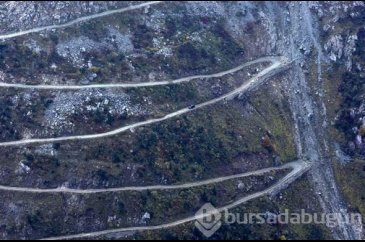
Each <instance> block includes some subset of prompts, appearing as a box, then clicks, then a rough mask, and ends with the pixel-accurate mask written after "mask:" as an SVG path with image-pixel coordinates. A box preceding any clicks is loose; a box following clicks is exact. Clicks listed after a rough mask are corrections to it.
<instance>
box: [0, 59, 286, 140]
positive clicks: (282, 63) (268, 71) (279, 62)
mask: <svg viewBox="0 0 365 242" xmlns="http://www.w3.org/2000/svg"><path fill="white" fill-rule="evenodd" d="M268 61H269V62H271V63H272V64H271V65H270V66H269V67H267V68H265V69H264V70H262V71H261V72H259V73H258V74H256V75H255V76H254V77H253V78H251V79H249V80H248V81H247V82H245V83H244V84H242V85H241V86H240V87H239V88H237V89H235V90H233V91H231V92H229V93H227V94H225V95H223V96H220V97H218V98H215V99H212V100H210V101H207V102H205V103H201V104H198V105H196V107H195V108H194V109H190V108H184V109H181V110H178V111H176V112H173V113H170V114H167V115H166V116H164V117H161V118H155V119H150V120H146V121H142V122H138V123H134V124H131V125H127V126H124V127H121V128H118V129H115V130H112V131H109V132H105V133H99V134H90V135H76V136H65V137H57V138H44V139H24V140H18V141H9V142H1V143H0V147H4V146H16V145H27V144H39V143H54V142H61V141H75V140H90V139H99V138H105V137H110V136H114V135H117V134H120V133H123V132H126V131H128V130H131V129H135V128H138V127H141V126H146V125H150V124H154V123H158V122H162V121H165V120H169V119H172V118H175V117H178V116H181V115H184V114H187V113H190V112H192V111H195V110H198V109H201V108H204V107H206V106H210V105H212V104H215V103H218V102H220V101H223V100H225V99H230V98H234V97H235V96H237V95H239V94H240V93H243V92H246V91H249V90H250V89H253V88H255V87H257V86H259V85H260V84H261V83H262V82H263V81H265V80H266V78H267V77H268V76H271V75H274V74H275V73H277V72H279V71H280V70H283V69H284V68H285V67H287V66H288V65H289V64H290V63H291V62H289V60H288V59H287V58H285V57H281V56H280V57H264V58H261V59H259V60H256V61H252V62H249V63H250V64H253V63H259V62H268ZM247 65H248V63H246V64H243V65H240V66H238V67H236V68H233V69H230V70H228V71H224V72H220V73H217V74H212V75H204V76H200V78H212V77H221V76H224V75H228V74H231V73H234V72H237V71H239V70H241V69H242V68H244V67H245V66H247ZM197 78H199V76H192V77H186V78H183V79H179V80H175V81H170V82H167V83H169V84H170V83H172V84H174V83H181V82H187V81H191V80H194V79H197ZM162 83H164V84H165V85H166V82H160V83H156V84H153V83H139V84H130V87H140V86H141V85H142V86H143V85H144V86H146V85H149V86H151V85H152V86H153V85H156V86H157V85H164V84H162ZM115 85H119V84H111V87H116V86H115ZM27 88H30V89H31V88H33V87H31V86H28V87H27ZM50 88H51V89H52V86H50Z"/></svg>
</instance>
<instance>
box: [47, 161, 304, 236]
mask: <svg viewBox="0 0 365 242" xmlns="http://www.w3.org/2000/svg"><path fill="white" fill-rule="evenodd" d="M288 167H292V168H293V171H292V172H290V173H289V174H288V175H286V176H285V177H284V178H283V179H281V180H280V181H279V182H278V183H277V184H275V185H274V186H272V187H270V188H268V189H266V190H264V191H261V192H257V193H254V194H251V195H249V196H246V197H244V198H242V199H239V200H237V201H236V202H234V203H231V204H228V205H226V206H224V207H221V208H217V210H218V211H219V212H224V211H226V210H230V209H232V208H235V207H237V206H239V205H241V204H243V203H246V202H248V201H250V200H253V199H256V198H259V197H263V196H266V195H270V194H275V193H277V192H278V191H280V190H282V189H283V188H285V187H287V186H288V185H290V184H291V183H292V182H294V181H295V180H296V179H297V178H299V177H300V176H302V175H303V174H304V173H305V172H306V171H308V170H309V169H310V167H311V163H308V162H306V161H300V162H292V163H290V164H288ZM210 215H211V214H210V213H206V214H203V215H200V216H192V217H188V218H185V219H181V220H178V221H175V222H172V223H167V224H162V225H156V226H144V227H130V228H120V229H110V230H104V231H98V232H91V233H82V234H75V235H67V236H59V237H51V238H45V239H43V240H69V239H85V238H90V237H98V236H102V235H106V234H112V233H121V232H131V231H148V230H160V229H168V228H172V227H175V226H178V225H182V224H185V223H189V222H192V221H195V220H197V219H201V218H204V217H208V216H210Z"/></svg>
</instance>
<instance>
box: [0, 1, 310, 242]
mask: <svg viewBox="0 0 365 242" xmlns="http://www.w3.org/2000/svg"><path fill="white" fill-rule="evenodd" d="M160 2H161V1H153V2H146V3H142V4H139V5H134V6H130V7H126V8H122V9H116V10H109V11H105V12H102V13H97V14H94V15H90V16H85V17H81V18H78V19H75V20H73V21H70V22H68V23H65V24H61V25H51V26H45V27H39V28H34V29H29V30H24V31H20V32H17V33H11V34H5V35H0V40H6V39H10V38H14V37H18V36H22V35H26V34H31V33H37V32H42V31H46V30H52V29H59V28H65V27H68V26H71V25H74V24H77V23H80V22H83V21H87V20H91V19H95V18H99V17H103V16H107V15H111V14H115V13H122V12H126V11H130V10H135V9H140V8H144V7H147V6H150V5H153V4H158V3H160ZM262 62H270V63H271V65H270V66H268V67H267V68H265V69H264V70H262V71H261V72H259V73H258V74H257V75H255V76H254V77H253V78H251V79H249V80H248V81H246V82H245V83H244V84H242V85H241V86H240V87H239V88H237V89H235V90H233V91H231V92H229V93H227V94H225V95H223V96H221V97H218V98H216V99H212V100H210V101H208V102H205V103H201V104H198V105H196V107H195V108H194V109H189V108H185V109H182V110H179V111H176V112H173V113H170V114H168V115H166V116H164V117H162V118H156V119H150V120H147V121H143V122H139V123H135V124H132V125H128V126H125V127H122V128H119V129H116V130H113V131H110V132H105V133H100V134H91V135H79V136H67V137H58V138H45V139H25V140H19V141H11V142H2V143H0V146H3V147H4V146H17V145H26V144H35V143H53V142H60V141H74V140H88V139H98V138H104V137H108V136H113V135H117V134H120V133H122V132H126V131H128V130H130V129H134V128H137V127H141V126H145V125H149V124H153V123H158V122H162V121H165V120H168V119H171V118H174V117H178V116H180V115H184V114H187V113H189V112H192V111H195V110H197V109H201V108H204V107H206V106H209V105H213V104H215V103H217V102H220V101H223V100H225V99H229V98H234V97H235V96H237V95H239V94H240V93H242V92H246V91H249V90H251V89H254V88H256V87H257V86H259V85H260V84H261V83H263V82H264V81H265V80H266V79H267V78H268V77H269V76H271V75H274V74H276V73H277V72H279V71H281V70H283V69H284V68H285V67H287V66H288V65H289V64H290V62H289V60H288V59H286V58H284V57H281V56H279V57H264V58H260V59H257V60H254V61H251V62H247V63H244V64H242V65H240V66H238V67H235V68H233V69H230V70H227V71H224V72H220V73H216V74H212V75H198V76H191V77H185V78H181V79H177V80H172V81H161V82H148V83H137V84H134V83H125V84H96V85H85V86H83V85H72V86H65V85H24V84H10V83H0V87H4V88H20V89H50V90H52V89H54V90H79V89H90V88H128V87H151V86H161V85H170V84H179V83H184V82H190V81H192V80H195V79H203V78H214V77H222V76H225V75H228V74H232V73H234V72H237V71H239V70H241V69H243V68H244V67H246V66H249V65H252V64H255V63H262ZM310 168H311V163H309V162H307V161H297V162H292V163H289V164H286V165H283V166H281V167H273V168H266V169H262V170H257V171H253V172H249V173H243V174H237V175H232V176H226V177H219V178H214V179H209V180H205V181H200V182H191V183H185V184H180V185H168V186H162V185H161V186H145V187H122V188H105V189H86V190H82V189H70V188H64V187H61V188H54V189H38V188H26V187H11V186H0V190H3V191H12V192H25V193H71V194H94V193H106V192H120V191H145V190H173V189H187V188H194V187H199V186H204V185H210V184H216V183H220V182H224V181H227V180H232V179H235V178H242V177H248V176H254V175H260V174H265V173H268V172H270V171H275V170H282V169H292V171H291V172H290V173H289V174H287V175H286V176H285V177H284V178H282V179H281V180H280V181H279V182H278V183H277V184H275V185H274V186H271V187H270V188H267V189H266V190H264V191H261V192H257V193H254V194H251V195H249V196H246V197H244V198H242V199H239V200H238V201H235V202H233V203H231V204H229V205H227V206H224V207H221V208H218V211H220V212H223V211H226V210H229V209H232V208H235V207H237V206H239V205H241V204H243V203H245V202H248V201H250V200H253V199H256V198H259V197H262V196H266V195H270V194H275V193H276V192H278V191H280V190H282V189H284V188H286V187H287V186H288V185H290V184H291V183H292V182H294V181H295V180H296V179H297V178H298V177H300V176H301V175H302V174H304V173H305V172H306V171H308V170H309V169H310ZM210 215H211V214H209V213H208V214H204V215H201V216H199V217H197V216H194V217H188V218H185V219H182V220H178V221H175V222H172V223H167V224H162V225H156V226H145V227H130V228H119V229H111V230H104V231H97V232H91V233H82V234H75V235H67V236H59V237H52V238H47V239H45V240H64V239H81V238H88V237H97V236H102V235H105V234H110V233H120V232H128V231H146V230H159V229H167V228H171V227H174V226H178V225H181V224H184V223H188V222H192V221H195V220H196V219H200V218H203V217H207V216H210Z"/></svg>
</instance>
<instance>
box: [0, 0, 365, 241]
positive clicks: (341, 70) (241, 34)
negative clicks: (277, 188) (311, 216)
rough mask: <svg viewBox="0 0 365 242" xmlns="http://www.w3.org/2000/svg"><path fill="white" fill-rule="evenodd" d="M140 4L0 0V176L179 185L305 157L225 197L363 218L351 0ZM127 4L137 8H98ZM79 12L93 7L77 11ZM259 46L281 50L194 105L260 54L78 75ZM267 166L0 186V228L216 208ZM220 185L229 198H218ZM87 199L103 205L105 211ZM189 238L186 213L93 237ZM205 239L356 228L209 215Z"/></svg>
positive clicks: (79, 227)
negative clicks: (212, 221)
mask: <svg viewBox="0 0 365 242" xmlns="http://www.w3.org/2000/svg"><path fill="white" fill-rule="evenodd" d="M141 4H142V5H141ZM143 4H146V3H145V2H134V3H132V2H83V1H81V2H47V3H43V2H33V1H32V2H11V1H9V2H7V1H5V2H1V3H0V16H1V17H0V40H1V41H0V83H2V84H1V85H0V150H1V151H0V152H1V153H2V154H3V156H2V157H1V158H0V161H1V162H0V178H1V181H2V182H1V184H0V185H4V186H9V187H11V186H13V187H37V188H42V189H46V188H57V187H68V188H75V189H96V188H113V187H123V186H142V185H145V186H146V185H152V184H160V185H168V184H181V183H184V182H193V181H199V180H204V179H208V178H212V177H220V176H228V175H232V174H239V173H243V172H249V171H254V170H258V169H262V168H265V167H275V166H279V165H281V164H286V163H289V162H292V161H294V160H297V159H305V160H309V162H310V163H311V164H312V168H311V169H310V171H309V172H308V173H307V174H306V175H305V176H303V177H302V178H300V179H299V180H298V181H296V182H294V183H293V184H291V185H290V186H289V187H288V189H286V190H283V191H282V192H281V193H279V194H273V195H272V196H265V197H262V198H259V199H257V202H255V201H251V202H248V203H246V204H242V205H240V206H238V207H237V208H236V209H237V210H238V211H242V210H243V211H262V210H264V211H265V212H269V213H273V214H277V213H280V211H283V210H285V209H287V208H289V209H291V210H293V211H298V210H300V209H307V210H309V211H312V212H318V213H320V212H325V213H339V214H341V216H342V218H343V217H345V216H346V215H347V214H348V213H349V212H356V213H361V214H362V215H363V216H365V197H364V195H363V194H364V192H365V190H364V187H365V186H364V185H365V180H364V179H363V178H365V173H364V171H365V166H364V160H365V102H364V95H365V90H364V84H365V82H364V80H365V79H364V78H365V72H364V71H365V58H364V56H365V24H364V23H365V3H364V2H361V1H351V2H329V1H328V2H327V1H325V2H316V1H311V2H161V3H153V4H151V5H149V4H146V5H143ZM138 5H141V6H142V7H140V8H133V9H131V10H128V11H123V12H112V11H115V10H118V9H128V8H129V7H131V6H132V7H133V6H138ZM108 11H109V12H110V13H111V14H105V15H103V16H100V17H99V16H98V15H97V14H100V13H108ZM88 16H98V17H95V18H90V19H84V20H83V18H87V17H88ZM80 19H81V20H82V21H81V20H80ZM78 20H80V21H78ZM68 23H74V24H68ZM62 25H64V27H62ZM47 26H53V27H52V28H50V29H47ZM57 26H61V27H59V28H58V27H57ZM42 28H44V29H42ZM13 34H15V35H14V36H13ZM265 56H283V57H285V58H287V59H288V60H289V61H290V65H288V67H287V68H286V69H285V71H281V72H276V73H275V74H273V75H270V77H268V78H267V80H266V81H265V83H263V84H261V85H260V86H258V87H256V88H255V89H254V90H250V91H249V92H247V93H242V94H240V95H238V96H237V97H235V98H232V99H229V100H227V99H225V100H224V102H223V101H222V102H219V103H216V104H214V105H210V106H206V107H204V108H200V109H198V110H194V108H195V107H196V105H197V104H199V103H204V102H209V100H212V99H215V98H219V97H220V96H222V95H224V94H226V93H229V92H231V91H232V90H235V89H236V88H238V87H239V86H240V85H242V83H245V82H247V81H248V80H251V78H253V77H254V76H255V75H257V74H258V73H260V72H262V71H265V70H266V68H269V64H270V63H257V64H254V65H250V66H247V67H245V68H242V69H240V70H239V71H235V72H232V73H229V74H227V75H223V76H219V77H214V78H202V77H200V78H197V80H194V81H191V82H187V83H182V84H178V85H171V84H170V85H162V86H147V87H138V88H137V87H131V88H92V89H82V88H83V86H88V85H105V84H110V85H115V84H131V85H136V84H137V85H138V84H139V83H154V82H161V81H172V80H176V79H179V78H188V77H190V76H194V75H210V74H213V73H219V72H223V71H226V70H230V69H232V68H235V67H237V66H239V65H241V64H243V63H245V62H248V61H252V60H256V59H258V58H261V57H265ZM18 84H21V85H24V86H25V88H23V86H22V88H19V87H17V86H16V85H18ZM9 85H10V86H9ZM11 85H13V86H11ZM28 85H29V86H30V85H43V86H47V85H48V86H71V85H75V86H77V87H81V89H80V88H79V89H75V90H62V89H58V90H56V89H52V88H49V89H41V88H39V89H37V88H36V86H35V87H34V88H30V87H27V86H28ZM187 107H189V108H190V109H191V110H193V111H192V112H190V113H188V114H184V115H182V116H178V117H174V118H172V119H169V120H165V121H163V122H159V123H156V124H153V125H149V126H144V127H138V128H136V129H131V130H130V131H129V132H125V133H121V134H118V135H115V136H110V137H107V138H103V139H95V140H73V141H60V142H53V143H45V144H37V143H34V144H26V145H19V146H1V144H2V143H3V142H8V141H18V140H26V139H40V138H53V137H64V136H72V135H88V134H95V133H104V132H110V131H113V130H115V129H117V128H120V127H123V126H126V125H130V124H133V123H136V122H143V121H146V120H149V119H154V118H161V117H164V116H165V115H168V114H169V113H172V112H175V111H177V110H182V109H184V108H187ZM278 173H279V172H278ZM282 176H283V174H282V173H279V174H271V176H270V177H263V178H262V177H261V178H256V177H253V178H252V179H251V180H250V179H247V180H242V181H240V182H239V183H237V181H231V183H230V184H223V183H222V184H220V189H218V190H217V189H214V188H212V187H201V188H200V189H199V190H197V191H195V190H187V191H185V190H184V191H179V193H171V194H170V193H162V194H159V193H156V192H155V193H153V192H152V194H151V193H150V192H148V193H143V194H133V195H130V194H127V193H122V194H113V193H107V194H97V195H88V196H86V197H82V196H81V197H80V196H78V195H70V196H68V195H60V196H58V195H54V196H53V195H52V194H49V195H47V196H43V195H42V196H41V195H40V196H38V195H37V196H36V195H33V194H27V193H21V192H20V193H18V192H17V193H16V194H12V193H11V192H8V191H2V190H1V189H0V193H1V194H2V196H3V197H4V199H3V201H2V202H1V203H0V210H1V211H3V213H4V214H6V216H3V217H1V218H0V238H1V239H13V238H20V239H33V238H36V239H38V238H46V237H54V236H56V237H57V236H62V235H68V234H77V233H89V232H95V231H99V230H106V229H114V228H121V227H126V226H138V225H139V226H146V225H156V224H160V223H161V221H164V222H166V221H173V219H172V209H173V208H174V209H176V211H178V212H177V213H178V214H177V215H176V218H184V217H186V216H189V215H191V214H193V213H194V211H195V210H197V208H198V207H199V206H200V205H202V204H203V203H204V202H212V203H213V204H215V205H217V206H218V205H219V206H223V205H224V204H226V203H228V202H229V200H230V199H231V200H234V199H238V198H237V197H243V196H245V195H248V194H249V193H252V192H254V191H259V190H264V189H265V188H267V187H269V186H271V185H273V184H274V183H275V182H277V181H278V180H279V178H282ZM232 183H234V185H232ZM239 187H241V188H243V187H244V188H245V189H244V191H243V190H242V191H240V189H238V188H239ZM247 187H249V188H250V189H248V188H247ZM246 188H247V189H246ZM237 193H238V194H240V195H237ZM227 194H230V195H227ZM232 194H234V195H232ZM222 196H228V197H227V198H230V199H227V200H225V199H222V200H219V201H218V200H217V198H218V197H222ZM29 201H32V203H29ZM35 201H37V202H35ZM53 201H54V202H53ZM194 201H195V203H194ZM189 202H190V203H189ZM35 203H36V204H35ZM30 204H34V206H33V205H30ZM90 204H94V205H95V206H94V207H93V208H91V207H90ZM102 204H110V206H108V207H110V210H108V211H106V210H105V207H106V206H105V207H104V208H102V207H103V206H102ZM157 205H159V206H157ZM165 207H168V208H169V210H166V211H165V210H164V208H165ZM195 208H196V209H195ZM44 211H53V212H49V213H44ZM62 211H66V213H63V212H62ZM65 214H66V215H65ZM77 218H79V219H77ZM147 220H148V221H147ZM90 221H92V223H90ZM201 236H202V235H201V234H199V231H196V229H195V230H194V228H193V225H192V224H191V223H186V224H184V225H179V226H176V227H174V228H171V229H163V230H159V231H153V232H149V231H145V232H142V231H140V232H138V231H133V232H128V233H109V234H108V235H106V236H95V239H102V238H104V239H105V238H106V239H121V238H132V239H147V238H154V239H170V238H177V239H184V238H185V239H197V238H202V237H201ZM101 237H102V238H101ZM212 238H213V239H243V238H245V239H260V238H263V239H284V238H286V239H362V238H364V232H363V229H362V224H361V223H357V224H355V223H352V224H351V223H345V222H344V223H342V224H340V225H339V226H337V227H335V228H327V227H325V226H315V225H310V226H309V225H300V226H291V225H282V226H279V225H277V226H267V225H263V226H258V225H255V226H251V227H250V226H246V227H244V228H243V229H240V228H239V227H236V226H233V227H228V226H227V227H225V226H224V227H223V228H221V230H220V231H219V232H218V233H217V234H216V235H214V236H213V237H212Z"/></svg>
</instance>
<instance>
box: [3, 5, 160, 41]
mask: <svg viewBox="0 0 365 242" xmlns="http://www.w3.org/2000/svg"><path fill="white" fill-rule="evenodd" d="M161 2H162V1H151V2H145V3H141V4H138V5H133V6H129V7H125V8H119V9H114V10H108V11H104V12H101V13H96V14H92V15H88V16H84V17H80V18H77V19H74V20H72V21H70V22H67V23H64V24H57V25H48V26H44V27H38V28H33V29H28V30H23V31H19V32H16V33H11V34H4V35H0V40H6V39H11V38H15V37H19V36H22V35H27V34H32V33H38V32H42V31H46V30H52V29H60V28H66V27H69V26H72V25H74V24H78V23H81V22H85V21H88V20H91V19H96V18H100V17H104V16H108V15H112V14H116V13H124V12H127V11H132V10H136V9H140V8H144V7H148V6H151V5H154V4H158V3H161Z"/></svg>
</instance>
